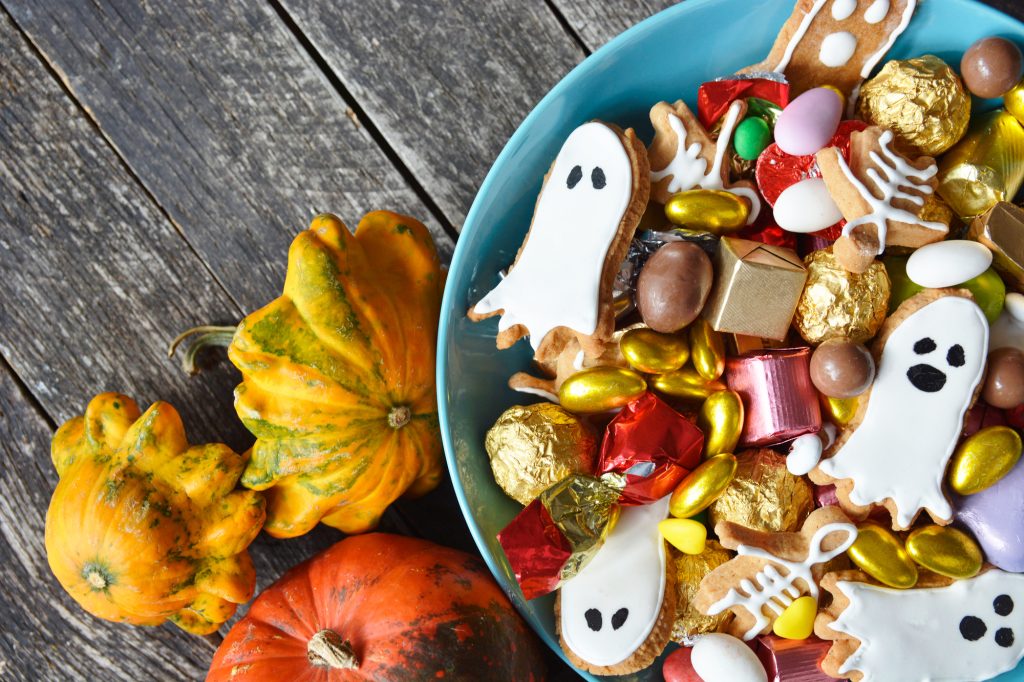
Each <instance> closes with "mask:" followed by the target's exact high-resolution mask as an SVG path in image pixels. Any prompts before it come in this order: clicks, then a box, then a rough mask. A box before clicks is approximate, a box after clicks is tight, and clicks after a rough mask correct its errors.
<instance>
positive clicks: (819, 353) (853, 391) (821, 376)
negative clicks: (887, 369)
mask: <svg viewBox="0 0 1024 682" xmlns="http://www.w3.org/2000/svg"><path fill="white" fill-rule="evenodd" d="M874 379H875V361H874V359H873V358H872V357H871V353H870V352H868V349H867V348H865V347H864V346H863V345H861V344H859V343H854V342H852V341H849V340H847V339H829V340H828V341H826V342H825V343H823V344H821V345H820V346H818V347H817V348H815V349H814V353H813V354H812V355H811V382H812V383H813V384H814V387H815V388H817V389H818V390H819V391H821V392H822V393H824V394H825V395H827V396H829V397H830V398H853V397H854V396H858V395H860V394H861V393H863V392H864V391H866V390H867V388H868V386H870V385H871V382H872V381H874Z"/></svg>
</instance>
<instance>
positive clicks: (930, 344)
mask: <svg viewBox="0 0 1024 682" xmlns="http://www.w3.org/2000/svg"><path fill="white" fill-rule="evenodd" d="M933 350H935V342H934V341H932V340H931V339H929V338H928V337H927V336H926V337H924V338H923V339H921V340H920V341H918V342H917V343H915V344H914V352H915V353H917V354H918V355H924V354H925V353H931V352H932V351H933Z"/></svg>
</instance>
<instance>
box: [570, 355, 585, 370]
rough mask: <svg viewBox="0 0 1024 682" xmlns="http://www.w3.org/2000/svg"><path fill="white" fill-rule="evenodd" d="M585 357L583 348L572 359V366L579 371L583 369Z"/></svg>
mask: <svg viewBox="0 0 1024 682" xmlns="http://www.w3.org/2000/svg"><path fill="white" fill-rule="evenodd" d="M583 357H584V355H583V351H582V350H581V351H580V352H579V353H577V354H576V357H574V358H573V359H572V368H573V369H574V370H576V371H577V372H579V371H581V370H582V369H583Z"/></svg>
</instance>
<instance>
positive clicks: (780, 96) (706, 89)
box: [697, 76, 789, 129]
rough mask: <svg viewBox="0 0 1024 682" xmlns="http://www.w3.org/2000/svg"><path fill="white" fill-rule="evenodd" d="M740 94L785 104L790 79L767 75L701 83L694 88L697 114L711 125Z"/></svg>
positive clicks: (702, 120) (786, 102)
mask: <svg viewBox="0 0 1024 682" xmlns="http://www.w3.org/2000/svg"><path fill="white" fill-rule="evenodd" d="M741 97H744V98H746V97H759V98H761V99H765V100H768V101H769V102H771V103H772V104H777V105H779V106H780V107H783V108H785V106H786V105H787V104H789V83H786V82H784V81H780V80H771V79H768V78H744V77H742V76H737V77H735V78H725V79H722V80H716V81H708V82H707V83H703V84H702V85H701V86H700V88H699V89H698V90H697V118H698V119H700V124H701V125H702V126H704V127H705V128H706V129H710V128H711V126H713V125H714V124H715V121H717V120H718V119H720V118H721V117H722V116H723V115H724V114H725V112H726V110H728V108H729V105H730V104H732V103H733V101H734V100H737V99H739V98H741Z"/></svg>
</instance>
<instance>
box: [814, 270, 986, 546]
mask: <svg viewBox="0 0 1024 682" xmlns="http://www.w3.org/2000/svg"><path fill="white" fill-rule="evenodd" d="M988 334H989V329H988V321H987V320H986V319H985V315H984V313H983V312H982V311H981V308H979V307H978V305H977V304H976V303H975V302H974V300H973V299H972V298H971V297H970V294H968V293H967V292H966V291H964V290H959V289H926V290H925V291H923V292H921V293H919V294H917V295H916V296H913V297H912V298H910V299H907V300H906V301H904V302H903V303H902V304H901V305H900V307H899V308H898V309H897V310H896V312H895V313H893V314H892V315H891V316H890V317H889V319H887V320H886V321H885V324H884V325H883V326H882V329H881V332H880V333H879V336H878V337H877V339H876V341H875V345H874V349H873V350H874V354H875V361H876V363H877V366H878V371H877V373H876V375H875V381H874V383H873V384H872V385H871V389H870V392H869V393H868V394H866V397H862V398H861V404H860V407H859V408H858V412H857V415H856V417H855V418H854V420H853V421H852V422H851V425H850V427H849V428H848V429H847V430H846V431H844V432H843V433H842V434H841V435H840V437H839V438H838V439H837V441H836V443H835V444H834V445H833V447H832V454H831V456H830V457H829V458H828V459H824V460H822V461H821V462H820V463H819V464H818V466H817V467H816V468H815V469H814V470H812V471H811V479H812V480H813V481H814V482H815V483H819V484H823V483H832V482H835V483H836V491H837V493H838V495H839V501H840V504H841V505H842V506H843V507H844V508H845V509H846V510H847V511H848V512H849V513H851V514H854V515H863V514H864V513H865V512H866V509H865V507H869V506H871V505H884V506H885V507H886V508H888V509H889V512H890V513H891V514H892V518H893V527H894V528H897V529H906V528H909V527H910V526H911V524H912V523H913V522H914V519H916V518H917V515H918V514H919V513H920V511H921V510H922V509H923V510H927V511H928V513H929V515H930V516H931V517H932V519H933V520H934V521H935V522H936V523H939V524H947V523H949V522H950V520H951V519H952V516H953V509H952V507H951V506H950V503H949V500H948V499H947V498H946V495H945V493H944V492H943V490H942V483H943V480H944V478H945V472H946V465H947V463H948V462H949V458H950V456H951V455H952V454H953V450H954V449H955V448H956V445H957V441H958V439H959V437H960V433H961V430H962V428H963V421H964V417H965V415H966V413H967V410H968V409H969V408H970V406H971V405H972V403H973V402H974V399H975V396H976V394H977V391H978V389H979V384H980V382H981V379H982V376H983V375H984V372H985V357H986V355H987V352H988Z"/></svg>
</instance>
